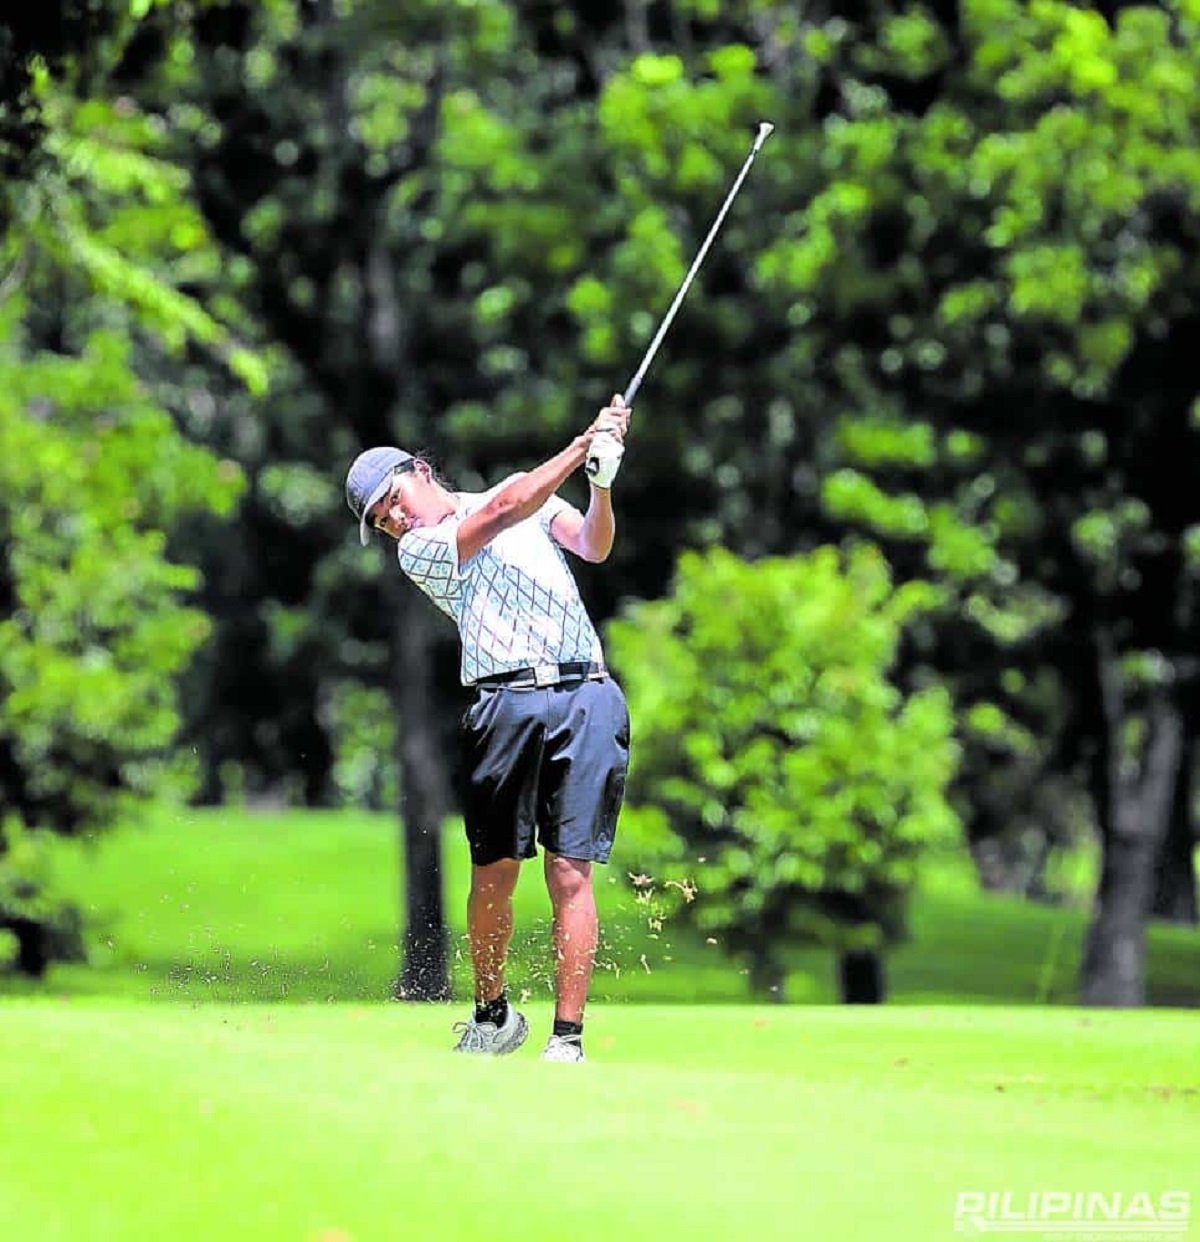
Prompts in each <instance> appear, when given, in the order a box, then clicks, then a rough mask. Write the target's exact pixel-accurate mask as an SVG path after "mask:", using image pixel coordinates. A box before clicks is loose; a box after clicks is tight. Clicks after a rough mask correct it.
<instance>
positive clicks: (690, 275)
mask: <svg viewBox="0 0 1200 1242" xmlns="http://www.w3.org/2000/svg"><path fill="white" fill-rule="evenodd" d="M774 128H775V126H774V125H772V124H771V122H770V121H761V122H759V126H758V135H757V137H756V138H755V139H754V145H753V146H752V147H751V148H750V154H749V155H747V156H746V159H745V162H744V163H743V164H742V169H741V172H739V173H738V175H737V179H736V180H735V181H734V183H733V185H732V187H731V188H730V190H729V193H728V194H727V195H726V196H725V201H724V202H723V203H722V204H721V210H720V211H719V212H717V218H716V219H715V220H714V221H713V223H712V228H710V229H709V230H708V236H707V237H706V238H705V239H704V241H703V243H702V244H701V246H700V249H699V250H698V251H697V253H696V257H695V258H694V259H693V260H692V266H691V267H690V268H688V272H687V275H686V276H685V277H684V278H683V283H682V284H681V285H680V286H679V292H678V293H676V294H675V300H674V301H673V302H672V303H671V305H670V307H669V308H668V310H667V313H666V314H665V315H664V316H663V321H662V323H661V324H659V327H658V331H657V332H656V333H655V334H654V339H653V340H652V341H651V342H650V346H649V348H648V349H647V350H646V355H645V357H644V358H643V359H642V361H641V364H640V365H639V366H638V369H637V370H636V371H635V372H634V373H633V378H632V379H631V380H630V381H629V383H628V384H627V385H626V386H625V391H624V392H623V393H622V394H621V400H622V401H623V402H624V404H625V405H632V404H633V398H634V396H635V395H636V393H637V390H638V389H639V388H640V387H641V386H642V380H643V379H645V377H646V372H647V371H648V370H649V369H650V363H651V362H652V361H653V360H654V355H655V354H656V353H657V352H658V347H659V345H661V344H662V339H663V337H664V336H666V334H667V329H668V328H669V327H670V326H671V323H672V321H673V320H674V318H675V316H676V314H677V313H678V311H679V307H680V304H681V303H682V302H683V299H684V297H685V296H686V294H687V291H688V290H689V289H690V288H691V285H692V281H693V280H694V279H695V277H696V273H697V272H698V271H699V270H700V264H701V263H703V262H704V256H705V255H706V254H707V253H708V250H709V247H710V246H711V245H712V244H713V239H714V238H715V237H716V235H717V231H718V230H719V229H720V227H721V222H722V221H723V220H724V219H725V215H726V213H727V212H728V211H729V208H730V206H731V205H732V203H733V200H734V199H735V198H736V197H737V192H738V191H739V190H740V189H741V188H742V182H743V181H745V179H746V174H747V173H748V172H749V171H750V165H751V164H753V163H754V157H755V156H756V155H757V154H758V153H759V151H760V150H761V149H762V145H763V143H764V142H766V140H767V139H768V138H769V137H770V136H771V133H772V131H773V130H774ZM597 464H598V463H597V462H596V459H595V458H594V457H592V456H589V458H588V461H587V464H586V466H585V469H586V471H587V473H588V474H589V475H591V474H595V472H596V466H597Z"/></svg>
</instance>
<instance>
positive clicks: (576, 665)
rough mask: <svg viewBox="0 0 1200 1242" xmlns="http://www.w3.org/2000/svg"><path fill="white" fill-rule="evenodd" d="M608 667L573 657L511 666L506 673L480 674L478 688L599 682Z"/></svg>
mask: <svg viewBox="0 0 1200 1242" xmlns="http://www.w3.org/2000/svg"><path fill="white" fill-rule="evenodd" d="M607 676H608V669H606V668H605V667H604V665H603V664H597V663H596V662H595V661H594V660H575V661H571V662H568V663H566V664H538V665H536V666H535V667H533V668H514V669H512V670H511V671H510V672H507V673H495V674H493V675H492V676H491V677H481V678H480V679H479V680H478V681H477V682H475V683H474V685H475V688H476V689H477V690H499V689H501V688H503V689H505V690H545V689H548V688H549V687H550V686H561V685H563V684H564V683H566V682H572V681H599V680H600V679H601V678H603V677H607Z"/></svg>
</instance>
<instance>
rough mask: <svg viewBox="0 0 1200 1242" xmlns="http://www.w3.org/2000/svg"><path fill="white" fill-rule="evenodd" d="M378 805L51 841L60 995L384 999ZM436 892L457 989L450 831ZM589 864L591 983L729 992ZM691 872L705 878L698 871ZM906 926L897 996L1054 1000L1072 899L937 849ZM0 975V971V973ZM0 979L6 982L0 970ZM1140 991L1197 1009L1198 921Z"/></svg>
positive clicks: (387, 941)
mask: <svg viewBox="0 0 1200 1242" xmlns="http://www.w3.org/2000/svg"><path fill="white" fill-rule="evenodd" d="M397 854H398V851H397V830H396V825H395V821H394V819H392V818H391V817H390V816H382V815H367V814H353V813H322V812H312V811H303V812H295V811H292V812H279V813H269V814H268V813H249V812H246V811H241V810H229V811H195V810H176V811H170V812H164V813H163V815H162V817H161V818H160V819H159V821H158V822H156V823H155V824H154V825H153V827H152V828H149V829H145V830H140V831H125V832H122V833H117V834H115V835H112V836H109V837H106V838H103V839H102V840H101V841H100V842H99V843H98V844H97V845H96V846H95V847H93V848H89V849H86V850H85V849H82V848H77V849H74V850H69V851H66V852H65V853H64V854H63V855H62V856H61V857H60V859H59V864H58V878H59V883H60V884H61V886H62V887H63V888H65V889H66V890H67V891H68V892H70V893H72V894H74V895H75V897H76V899H77V900H79V901H80V902H81V904H82V905H83V906H84V908H85V909H86V911H87V914H88V917H89V919H90V920H91V921H92V923H93V926H94V928H95V931H94V933H93V960H94V965H93V966H92V967H87V968H85V967H78V966H61V967H58V968H56V969H55V970H54V971H53V972H52V975H51V980H50V982H51V985H52V986H53V988H54V989H55V991H57V992H59V993H60V994H70V995H86V994H102V995H122V996H128V997H133V998H140V999H146V1000H164V999H165V1000H184V1001H189V1002H194V1001H227V1002H228V1001H283V1000H309V1001H360V1002H366V1001H370V1000H377V999H380V998H383V997H386V996H387V995H388V994H389V992H390V989H391V986H392V981H393V979H394V977H395V974H396V968H397V959H398V949H397V927H398V924H399V922H400V891H401V882H400V875H399V866H398V859H397ZM445 862H446V871H447V875H446V880H445V890H446V894H447V902H448V915H449V917H450V919H451V922H452V924H453V939H452V952H453V956H454V975H455V986H456V991H457V993H458V994H460V995H462V994H467V993H468V992H469V974H468V969H467V961H466V955H465V941H464V930H463V922H464V921H463V909H462V907H463V897H464V894H465V889H466V882H467V872H468V862H467V857H466V852H465V848H464V846H463V843H462V841H461V834H460V833H458V832H454V831H451V832H449V833H447V836H446V843H445ZM625 869H626V868H625V867H624V866H623V864H622V862H621V860H620V859H619V858H618V859H617V860H616V861H615V862H614V864H613V866H611V867H609V868H607V869H603V870H600V871H598V873H597V876H598V900H599V904H600V908H601V918H602V923H603V928H604V930H603V943H602V946H601V952H600V954H599V965H598V970H597V974H596V979H595V986H594V989H593V994H594V996H595V998H596V999H597V1000H601V1001H604V1000H607V1001H614V1002H630V1001H636V1002H643V1003H661V1002H688V1003H690V1002H695V1001H704V1002H708V1003H738V1002H743V1001H745V1000H747V999H748V997H747V981H746V977H745V971H744V967H743V966H742V964H740V963H738V962H736V961H731V960H730V959H729V958H728V957H726V956H725V955H724V954H723V953H722V952H721V948H720V945H719V944H710V943H707V942H706V940H705V938H703V937H700V936H697V935H694V934H689V933H687V932H685V931H681V930H678V929H673V928H671V927H669V926H668V927H665V928H661V929H659V928H656V927H655V926H654V924H653V920H652V918H651V916H650V912H649V910H648V908H647V907H646V906H645V905H642V904H639V903H638V902H637V901H636V900H635V898H634V896H633V895H632V893H631V892H630V890H629V887H628V885H626V884H625V883H624V882H623V872H624V870H625ZM697 878H698V881H699V883H700V884H701V885H703V873H702V870H701V871H699V872H698V876H697ZM912 924H913V927H912V931H913V934H912V939H911V942H910V943H908V944H906V945H904V946H902V947H900V948H899V949H897V950H896V951H894V952H893V953H892V954H891V955H890V960H889V963H888V974H889V986H890V998H891V1000H892V1001H893V1002H895V1003H899V1004H929V1003H940V1002H944V1001H953V1002H956V1003H961V1002H975V1003H983V1004H1011V1003H1039V1002H1049V1003H1057V1004H1063V1003H1070V1002H1072V1001H1073V1000H1074V998H1075V995H1076V980H1077V973H1078V962H1079V954H1080V948H1081V945H1082V941H1083V935H1084V932H1085V929H1086V924H1087V911H1086V909H1085V908H1083V907H1082V906H1070V905H1068V906H1061V907H1050V906H1038V905H1031V904H1030V903H1028V902H1023V901H1019V900H1016V899H1012V898H1006V897H1001V896H991V895H987V894H982V893H980V892H979V891H978V888H977V886H976V885H975V883H974V881H973V879H972V877H971V874H970V871H969V867H968V866H967V864H966V863H965V861H964V860H963V859H961V858H955V857H949V858H942V859H940V860H937V861H935V862H934V863H933V864H932V865H931V866H930V867H929V868H928V869H927V873H926V876H925V878H924V880H923V882H922V885H921V888H920V890H919V892H918V893H917V895H916V897H915V899H914V902H913V918H912ZM548 940H549V915H548V906H547V900H546V896H545V891H544V887H543V885H542V880H541V875H540V872H539V870H538V867H537V864H536V863H532V864H530V865H529V866H527V867H525V868H524V870H523V873H522V879H521V883H520V886H519V888H518V893H517V934H516V936H515V938H514V948H513V961H512V969H511V974H510V977H511V982H512V986H513V989H514V994H515V993H518V992H521V991H524V992H526V993H527V994H528V995H529V997H530V998H531V999H546V998H548V997H549V996H550V987H551V985H550V979H549V977H548V971H547V962H548V952H547V945H548ZM791 965H792V970H791V973H790V975H789V978H788V981H787V988H786V992H787V998H788V999H789V1000H791V1001H794V1002H805V1003H828V1002H832V1001H835V1000H836V998H837V995H836V981H835V977H834V965H835V964H834V961H833V959H832V956H831V955H830V954H828V953H825V952H821V951H818V950H800V951H797V952H796V953H795V954H794V955H793V956H792V959H791ZM2 986H4V984H3V981H2V980H0V987H2ZM8 986H9V987H10V989H12V988H14V987H15V986H16V985H15V984H13V983H11V982H10V983H9V985H8ZM1149 991H1150V999H1151V1001H1152V1003H1155V1004H1160V1005H1170V1006H1176V1007H1197V1006H1200V935H1197V934H1196V932H1194V931H1192V930H1190V929H1179V928H1168V927H1154V928H1152V930H1151V934H1150V950H1149Z"/></svg>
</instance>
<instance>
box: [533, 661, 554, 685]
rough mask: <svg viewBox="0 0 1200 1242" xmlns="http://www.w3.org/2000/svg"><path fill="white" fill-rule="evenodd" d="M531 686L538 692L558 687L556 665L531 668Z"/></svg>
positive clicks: (538, 665)
mask: <svg viewBox="0 0 1200 1242" xmlns="http://www.w3.org/2000/svg"><path fill="white" fill-rule="evenodd" d="M533 684H534V685H535V686H537V688H538V689H539V690H545V689H546V688H547V687H549V686H556V685H558V665H557V664H535V665H534V666H533Z"/></svg>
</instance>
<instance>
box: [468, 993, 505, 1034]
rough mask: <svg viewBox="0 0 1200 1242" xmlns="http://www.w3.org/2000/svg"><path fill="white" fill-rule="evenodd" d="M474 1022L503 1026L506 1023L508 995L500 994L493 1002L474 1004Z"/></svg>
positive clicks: (477, 1002)
mask: <svg viewBox="0 0 1200 1242" xmlns="http://www.w3.org/2000/svg"><path fill="white" fill-rule="evenodd" d="M475 1021H476V1022H491V1023H492V1024H493V1025H494V1026H503V1025H504V1024H505V1022H507V1021H508V993H507V992H501V993H500V995H499V996H497V997H496V999H495V1000H490V1001H476V1002H475Z"/></svg>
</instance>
